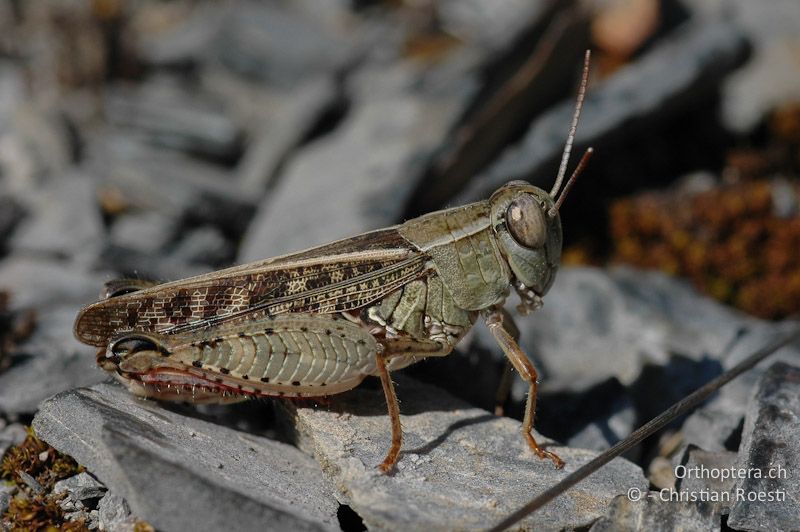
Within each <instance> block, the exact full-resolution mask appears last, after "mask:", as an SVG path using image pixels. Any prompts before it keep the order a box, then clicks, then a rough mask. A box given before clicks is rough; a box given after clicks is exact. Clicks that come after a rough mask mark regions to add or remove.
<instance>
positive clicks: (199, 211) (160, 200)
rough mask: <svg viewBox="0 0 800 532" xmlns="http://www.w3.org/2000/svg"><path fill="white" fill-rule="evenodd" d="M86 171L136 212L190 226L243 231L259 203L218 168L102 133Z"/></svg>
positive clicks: (91, 146) (92, 147) (90, 147)
mask: <svg viewBox="0 0 800 532" xmlns="http://www.w3.org/2000/svg"><path fill="white" fill-rule="evenodd" d="M88 151H89V156H88V159H89V160H88V162H87V168H88V169H89V170H90V171H91V172H92V173H94V174H96V175H98V176H102V179H100V180H99V185H100V186H101V187H103V188H105V189H110V190H114V191H116V192H117V193H118V194H120V195H121V196H122V197H123V198H124V199H125V201H126V202H127V203H128V204H129V205H130V206H131V207H134V208H139V209H142V210H154V211H157V212H160V213H162V214H164V215H166V216H170V217H174V218H177V219H183V220H185V221H188V222H191V223H211V224H214V225H219V226H220V227H223V228H227V229H230V230H231V231H232V232H234V233H235V234H238V233H239V232H240V231H242V230H243V228H244V226H245V225H246V224H247V222H248V221H249V220H250V218H251V217H252V213H253V211H254V202H255V198H252V197H251V196H249V195H247V194H244V193H243V192H241V191H240V190H239V189H238V188H237V187H236V186H233V185H232V183H231V176H230V175H229V174H228V173H226V172H224V171H222V170H220V169H219V167H217V166H214V165H211V164H209V163H205V162H202V161H199V160H197V159H192V158H189V157H186V156H182V155H180V154H177V153H175V152H170V151H168V150H159V149H155V148H152V147H148V146H146V145H143V144H142V143H140V142H137V141H135V140H134V139H131V137H129V136H125V135H120V134H115V133H113V132H111V131H108V130H105V131H98V132H95V135H94V136H93V137H91V139H90V141H89V145H88Z"/></svg>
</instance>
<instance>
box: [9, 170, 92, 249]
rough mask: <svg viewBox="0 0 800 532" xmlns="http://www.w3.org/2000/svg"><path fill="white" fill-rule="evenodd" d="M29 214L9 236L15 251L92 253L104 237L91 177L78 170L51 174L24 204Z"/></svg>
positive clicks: (10, 244)
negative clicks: (51, 176) (77, 171)
mask: <svg viewBox="0 0 800 532" xmlns="http://www.w3.org/2000/svg"><path fill="white" fill-rule="evenodd" d="M26 209H27V210H28V211H29V213H30V216H28V217H27V218H26V219H25V220H23V222H22V223H21V224H20V226H19V227H18V228H17V230H16V231H15V232H14V235H13V236H12V238H11V241H10V243H9V247H10V248H11V249H12V250H14V251H24V252H35V253H42V254H49V255H53V256H56V257H75V256H78V257H81V256H87V255H88V256H89V257H91V256H93V255H94V254H96V253H97V250H98V249H99V246H100V244H101V242H102V238H103V226H102V220H101V218H100V209H99V206H98V205H97V198H96V195H95V185H94V182H93V180H92V179H91V178H90V177H88V176H86V175H83V174H80V173H67V174H64V175H60V176H55V177H53V178H52V179H51V180H50V181H48V182H47V183H45V184H44V185H43V186H42V188H41V189H39V190H38V191H37V192H36V194H35V195H32V196H31V197H30V199H29V201H28V202H27V204H26Z"/></svg>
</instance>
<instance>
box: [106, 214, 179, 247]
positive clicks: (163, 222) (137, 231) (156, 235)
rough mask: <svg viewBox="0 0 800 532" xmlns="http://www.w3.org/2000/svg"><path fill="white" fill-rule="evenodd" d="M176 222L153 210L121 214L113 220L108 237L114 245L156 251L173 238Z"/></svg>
mask: <svg viewBox="0 0 800 532" xmlns="http://www.w3.org/2000/svg"><path fill="white" fill-rule="evenodd" d="M176 222H177V220H175V218H173V217H171V216H168V215H166V214H164V213H160V212H155V211H145V212H136V213H130V214H123V215H121V216H119V217H118V218H117V219H116V220H115V221H114V225H113V226H112V227H111V233H110V235H109V239H110V241H111V242H112V243H113V245H116V246H120V247H123V248H127V249H131V250H134V251H140V252H142V253H157V252H158V251H159V250H161V249H163V248H164V247H165V246H166V245H167V243H168V242H170V240H171V239H172V238H173V236H174V234H175V232H176V230H177V224H176Z"/></svg>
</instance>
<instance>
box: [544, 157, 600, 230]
mask: <svg viewBox="0 0 800 532" xmlns="http://www.w3.org/2000/svg"><path fill="white" fill-rule="evenodd" d="M593 153H594V148H587V149H586V153H584V154H583V157H581V160H580V162H579V163H578V166H576V167H575V171H574V172H572V175H571V176H570V177H569V179H568V180H567V184H566V185H564V190H562V191H561V195H560V196H558V199H557V200H556V204H555V205H553V208H552V209H550V210H549V211H548V212H547V214H548V215H549V216H550V218H552V217H553V216H555V215H556V213H557V212H558V209H560V208H561V204H562V203H564V200H565V199H566V198H567V194H568V193H569V189H571V188H572V185H574V184H575V180H577V179H578V176H579V175H580V174H581V172H583V169H584V168H586V164H587V163H588V162H589V159H590V158H591V157H592V154H593Z"/></svg>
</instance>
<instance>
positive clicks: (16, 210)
mask: <svg viewBox="0 0 800 532" xmlns="http://www.w3.org/2000/svg"><path fill="white" fill-rule="evenodd" d="M24 216H25V209H24V208H23V207H22V205H20V203H19V202H18V201H17V200H16V199H14V198H13V197H12V196H0V249H4V247H5V244H6V241H7V240H8V238H9V237H10V236H11V235H12V234H13V232H14V229H15V228H16V227H17V225H18V224H19V223H20V222H21V221H22V218H23V217H24Z"/></svg>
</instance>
